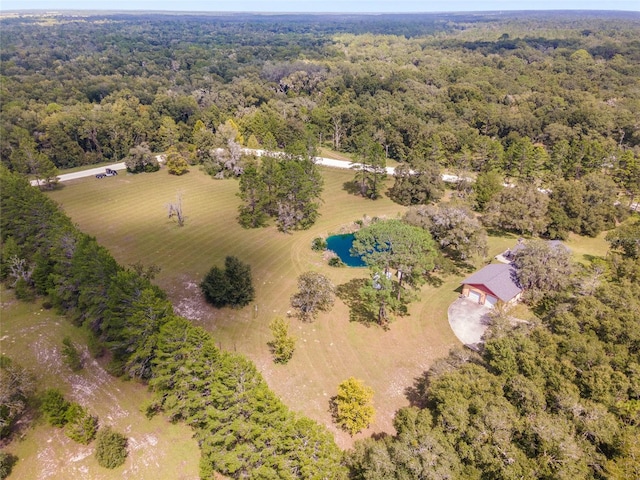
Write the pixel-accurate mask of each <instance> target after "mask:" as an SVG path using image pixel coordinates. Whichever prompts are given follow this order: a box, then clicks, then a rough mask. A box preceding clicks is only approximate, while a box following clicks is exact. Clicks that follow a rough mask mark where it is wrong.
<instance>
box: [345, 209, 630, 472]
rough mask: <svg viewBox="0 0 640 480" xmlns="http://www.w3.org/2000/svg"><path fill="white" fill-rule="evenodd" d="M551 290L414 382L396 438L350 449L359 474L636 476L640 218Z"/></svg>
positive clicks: (369, 441) (352, 466)
mask: <svg viewBox="0 0 640 480" xmlns="http://www.w3.org/2000/svg"><path fill="white" fill-rule="evenodd" d="M608 238H609V240H610V241H611V243H612V247H614V248H613V253H611V254H610V256H609V257H608V259H607V260H606V261H602V262H599V263H598V262H596V263H594V264H593V265H591V266H590V267H585V268H584V269H583V270H582V271H581V272H580V273H579V274H578V275H575V276H574V277H573V278H572V284H573V286H572V287H570V288H569V289H567V290H565V291H559V292H554V293H551V294H549V295H547V296H546V297H545V298H544V299H543V300H542V301H541V302H540V304H539V305H538V312H539V313H540V316H541V318H542V320H541V321H540V322H534V323H532V324H520V325H519V326H518V327H515V328H514V327H513V326H511V325H510V322H509V320H508V319H507V318H500V317H497V318H496V319H495V320H494V324H493V326H492V327H491V329H490V336H489V338H488V339H487V341H486V343H485V345H484V348H483V349H482V351H481V353H479V354H476V353H473V352H471V351H469V350H454V351H453V352H451V353H450V355H449V357H448V358H445V359H443V360H441V361H439V362H437V363H436V364H435V365H434V366H433V367H432V368H431V369H430V370H429V371H428V372H425V374H424V375H423V376H422V377H421V378H420V379H419V380H418V381H417V382H416V384H415V385H414V386H413V388H411V389H410V392H409V396H410V399H411V401H412V404H413V406H411V407H408V408H403V409H401V410H399V411H398V412H397V414H396V417H395V420H394V426H395V428H396V432H397V433H396V435H395V436H384V437H383V438H377V439H374V438H369V439H366V440H363V441H359V442H357V443H356V445H355V447H354V449H353V450H352V451H351V452H350V453H349V454H348V464H349V468H350V471H351V476H352V478H356V479H367V480H374V479H393V478H396V479H408V478H424V479H443V478H468V479H513V478H538V479H552V478H553V479H561V478H564V479H569V478H581V479H605V478H606V479H620V480H622V479H629V478H637V477H638V476H639V475H640V463H639V462H638V456H639V455H640V442H638V439H640V256H639V252H640V222H638V220H637V219H636V221H635V223H631V224H629V225H628V226H625V227H622V228H621V229H620V231H619V232H615V233H612V234H610V235H609V237H608Z"/></svg>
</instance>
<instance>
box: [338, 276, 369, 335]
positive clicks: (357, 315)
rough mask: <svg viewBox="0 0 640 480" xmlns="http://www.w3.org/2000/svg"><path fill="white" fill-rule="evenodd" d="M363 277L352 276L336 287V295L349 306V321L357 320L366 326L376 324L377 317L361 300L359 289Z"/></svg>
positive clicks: (363, 282) (362, 285)
mask: <svg viewBox="0 0 640 480" xmlns="http://www.w3.org/2000/svg"><path fill="white" fill-rule="evenodd" d="M366 282H367V280H366V279H365V278H354V279H352V280H349V281H348V282H347V283H343V284H342V285H338V286H337V287H336V295H337V296H338V298H339V299H340V300H342V301H343V302H344V303H345V304H346V305H347V307H349V321H351V322H358V323H362V324H364V325H366V326H367V327H369V326H371V325H372V324H373V325H378V318H377V316H376V315H375V313H374V312H372V311H371V310H370V309H369V308H368V307H367V305H366V304H365V303H364V302H363V301H362V297H361V296H360V289H361V288H362V287H364V285H365V283H366Z"/></svg>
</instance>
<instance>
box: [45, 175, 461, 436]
mask: <svg viewBox="0 0 640 480" xmlns="http://www.w3.org/2000/svg"><path fill="white" fill-rule="evenodd" d="M323 175H324V178H325V192H324V195H323V198H324V203H323V204H322V206H321V209H320V213H321V217H320V219H319V221H318V222H317V223H316V225H314V226H313V228H312V229H310V230H307V231H303V232H295V233H294V234H292V235H284V234H282V233H279V232H277V231H276V229H275V228H274V227H269V228H266V229H260V230H245V229H242V228H241V227H240V226H239V225H238V223H237V221H236V215H237V207H238V205H239V199H238V198H237V196H236V195H235V194H236V192H237V189H238V184H237V181H235V180H218V181H216V180H213V179H211V178H210V177H208V176H206V175H204V174H202V173H201V172H199V171H197V170H194V171H192V172H190V173H189V174H187V175H185V176H183V177H173V176H170V175H168V174H167V173H166V171H164V170H162V171H160V172H157V173H154V174H147V175H137V176H135V175H120V176H118V177H117V178H112V179H110V180H113V181H110V182H97V181H95V179H93V178H86V179H80V180H75V181H72V182H69V183H66V184H65V185H64V187H63V188H61V189H60V190H57V191H55V192H52V193H51V194H50V195H51V197H52V198H53V199H54V200H56V201H58V202H59V203H60V204H61V205H62V206H63V208H64V209H65V210H66V212H67V213H68V214H69V215H70V216H71V218H72V219H73V220H74V221H75V222H77V224H78V225H79V226H80V228H81V229H82V230H83V231H85V232H87V233H90V234H92V235H95V236H96V237H97V239H98V240H99V241H100V243H102V244H103V245H105V246H106V247H107V248H109V250H110V251H111V252H112V253H113V255H114V256H115V258H116V259H117V260H118V261H119V262H120V263H122V264H125V265H126V264H131V263H133V262H136V261H141V262H142V263H143V264H147V265H148V264H152V263H155V264H157V265H159V266H161V267H162V271H161V273H160V274H159V275H158V277H157V280H156V281H157V282H158V284H159V285H161V286H162V287H163V288H164V289H166V291H167V292H168V293H169V295H170V297H171V299H172V301H173V303H174V305H175V307H176V310H177V311H178V312H179V313H181V314H182V315H184V316H186V317H188V318H191V319H193V320H194V323H196V324H199V325H202V326H204V327H205V328H207V329H208V330H209V331H211V332H212V333H213V335H214V337H215V339H216V341H217V342H218V344H219V346H220V347H222V348H223V349H227V350H234V351H238V352H241V353H243V354H245V355H247V356H248V357H249V358H251V359H252V360H253V361H254V362H255V363H256V364H257V365H258V368H259V369H260V370H261V372H262V373H263V374H264V376H265V378H266V379H267V381H268V382H269V385H270V386H271V387H272V388H273V389H274V391H275V392H276V393H277V394H278V395H280V396H281V398H282V399H283V400H284V401H285V403H287V404H288V405H289V406H290V407H291V408H292V409H294V410H296V411H300V412H302V413H304V414H306V415H308V416H310V417H312V418H314V419H316V420H318V421H321V422H322V423H324V424H326V425H327V426H329V428H331V429H334V427H333V425H332V422H331V418H330V414H329V411H328V407H329V403H328V402H329V398H330V397H331V396H332V395H334V394H335V390H336V388H337V385H338V384H339V383H340V382H341V381H343V380H344V379H345V378H348V377H349V376H352V375H353V376H355V377H357V378H361V379H362V380H364V381H365V383H367V384H368V385H370V386H372V387H373V388H374V390H375V391H376V397H375V403H376V407H377V410H378V415H377V420H376V423H375V424H374V425H373V426H372V427H371V429H370V431H368V432H364V434H365V435H366V434H370V433H371V432H375V431H392V426H391V420H392V418H393V414H394V412H395V411H396V410H397V409H398V408H399V407H401V406H403V405H406V404H407V400H406V398H405V395H404V390H405V388H406V387H408V386H410V385H411V384H412V382H413V379H414V378H416V377H417V376H418V375H420V373H422V372H423V371H424V370H425V369H426V368H428V367H429V366H430V365H431V363H432V362H433V360H434V359H436V358H440V357H442V356H444V355H446V353H447V351H448V350H449V348H450V347H451V346H453V345H456V344H458V341H457V339H456V338H455V337H454V335H453V333H452V332H451V330H450V328H449V324H448V321H447V316H446V310H447V306H448V304H449V303H450V302H451V301H452V300H453V299H454V298H455V297H456V295H457V293H456V292H455V288H457V286H458V283H457V280H451V281H450V282H447V283H445V284H444V285H443V286H441V287H439V288H433V287H425V288H424V292H423V295H422V298H423V301H422V302H421V303H419V304H418V303H417V304H415V305H413V306H412V308H411V316H409V317H406V318H402V319H399V320H398V321H396V322H395V323H394V324H393V325H392V327H391V330H390V331H388V332H383V331H381V330H380V329H378V328H376V327H367V326H365V325H362V324H358V323H351V322H350V321H349V312H348V309H347V307H346V306H345V305H344V304H342V302H340V301H337V302H336V305H335V307H334V308H333V310H332V311H331V312H330V313H327V314H324V315H322V316H320V317H319V318H318V320H317V321H316V322H315V323H312V324H305V323H302V322H300V321H298V320H297V319H291V322H292V332H293V333H294V334H295V335H296V336H297V337H298V345H297V350H296V353H295V354H294V357H293V360H292V361H291V362H290V363H289V364H288V365H286V366H280V365H274V364H273V362H272V361H271V357H270V354H269V350H268V347H267V342H268V341H269V340H270V338H271V334H270V331H269V329H268V324H269V322H270V321H271V320H272V319H273V317H275V316H276V315H280V316H283V317H286V314H287V311H289V310H290V306H289V297H290V296H291V295H292V294H293V293H294V292H295V289H296V278H297V276H298V275H299V274H301V273H303V272H305V271H308V270H314V271H319V272H322V273H324V274H325V275H327V276H329V278H331V279H332V281H333V282H334V283H335V284H342V283H345V282H347V281H349V280H351V279H352V278H357V277H364V276H366V275H367V271H366V270H365V269H350V268H340V269H335V268H331V267H329V266H327V265H326V264H325V262H324V261H323V259H322V255H321V254H320V253H317V252H313V251H312V250H311V248H310V246H311V241H312V240H313V238H315V237H318V236H322V237H326V236H327V235H329V234H331V233H336V232H338V231H339V230H340V228H341V227H342V226H344V225H345V224H348V223H349V222H351V221H353V220H355V219H359V218H362V216H363V215H369V216H374V215H376V216H387V217H395V216H397V215H399V214H401V213H402V212H403V211H404V207H401V206H399V205H396V204H395V203H393V202H391V201H390V200H388V199H386V198H383V199H380V200H378V201H375V202H372V201H370V200H366V199H362V198H360V197H356V196H353V195H349V194H348V193H347V192H346V191H345V190H344V188H343V186H344V183H345V182H348V181H350V180H352V178H353V173H352V172H350V171H345V170H338V169H324V170H323ZM177 192H182V194H183V205H184V212H185V214H186V216H187V219H186V225H185V226H184V227H183V228H179V227H178V226H177V225H176V224H175V223H174V222H173V221H172V220H170V219H168V218H167V215H166V211H165V204H166V203H167V202H169V201H171V200H173V198H174V197H175V195H176V193H177ZM226 255H236V256H238V257H239V258H240V259H241V260H242V261H244V262H247V263H249V264H250V265H251V266H252V272H253V276H254V283H255V285H256V301H255V302H254V303H253V304H252V305H250V306H249V307H246V308H244V309H242V310H233V309H222V310H216V309H214V308H211V307H209V306H207V305H206V304H205V303H204V302H203V301H202V298H201V296H200V293H199V289H198V286H197V285H198V283H199V282H200V280H201V279H202V277H203V276H204V275H205V273H206V272H207V271H208V270H209V268H211V266H212V265H216V264H217V265H220V266H221V265H222V264H223V262H224V258H225V256H226ZM334 431H335V429H334ZM336 438H337V440H338V442H339V443H340V445H342V446H344V447H347V446H349V445H350V444H351V439H350V438H349V437H348V435H345V434H343V433H341V432H337V431H336Z"/></svg>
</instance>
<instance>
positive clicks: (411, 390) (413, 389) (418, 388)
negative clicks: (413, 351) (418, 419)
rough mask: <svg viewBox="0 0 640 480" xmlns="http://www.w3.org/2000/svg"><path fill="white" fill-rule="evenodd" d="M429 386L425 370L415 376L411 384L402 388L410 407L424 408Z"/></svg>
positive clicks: (427, 373)
mask: <svg viewBox="0 0 640 480" xmlns="http://www.w3.org/2000/svg"><path fill="white" fill-rule="evenodd" d="M428 386H429V372H428V371H425V372H422V374H421V375H420V376H419V377H417V378H416V379H415V380H414V382H413V385H409V386H408V387H407V388H405V389H404V395H405V397H407V400H409V405H411V406H412V407H418V408H425V407H426V406H427V400H426V399H427V388H428Z"/></svg>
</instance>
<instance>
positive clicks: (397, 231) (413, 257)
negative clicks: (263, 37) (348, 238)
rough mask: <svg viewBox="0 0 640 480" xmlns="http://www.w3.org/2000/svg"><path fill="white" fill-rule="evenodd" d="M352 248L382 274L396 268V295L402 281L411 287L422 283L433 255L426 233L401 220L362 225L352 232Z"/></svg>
mask: <svg viewBox="0 0 640 480" xmlns="http://www.w3.org/2000/svg"><path fill="white" fill-rule="evenodd" d="M352 248H353V252H354V253H356V254H357V255H359V256H361V257H362V259H363V260H364V262H365V263H366V264H367V265H368V266H369V267H370V268H372V269H377V270H380V271H383V272H384V274H385V275H390V274H391V270H395V271H396V274H397V277H398V292H397V296H398V298H400V295H401V288H402V286H403V284H404V282H406V283H407V284H409V285H410V286H412V287H417V286H419V285H421V284H422V283H424V278H425V275H427V274H428V273H429V272H430V271H431V270H432V269H433V267H434V259H435V256H436V249H435V244H434V242H433V239H432V238H431V235H430V234H429V232H428V231H426V230H424V229H423V228H420V227H414V226H412V225H409V224H408V223H405V222H403V221H401V220H380V221H377V222H375V223H372V224H371V225H369V226H367V227H365V228H362V229H361V230H359V231H357V232H356V233H355V236H354V240H353V247H352Z"/></svg>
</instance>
